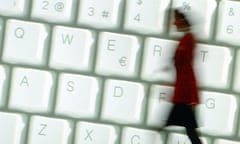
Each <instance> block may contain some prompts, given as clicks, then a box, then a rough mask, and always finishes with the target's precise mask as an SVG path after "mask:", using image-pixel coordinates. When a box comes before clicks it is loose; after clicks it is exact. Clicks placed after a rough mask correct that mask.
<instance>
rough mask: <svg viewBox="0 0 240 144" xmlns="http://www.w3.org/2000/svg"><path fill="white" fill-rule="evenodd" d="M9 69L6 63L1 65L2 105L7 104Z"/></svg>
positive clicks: (0, 98) (0, 89)
mask: <svg viewBox="0 0 240 144" xmlns="http://www.w3.org/2000/svg"><path fill="white" fill-rule="evenodd" d="M7 72H8V69H7V67H5V66H4V65H0V106H3V105H4V104H5V99H6V88H7V84H8V73H7Z"/></svg>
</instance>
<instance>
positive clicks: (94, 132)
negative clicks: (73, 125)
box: [75, 122, 119, 144]
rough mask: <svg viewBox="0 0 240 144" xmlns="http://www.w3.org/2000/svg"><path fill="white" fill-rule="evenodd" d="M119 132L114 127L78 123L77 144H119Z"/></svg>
mask: <svg viewBox="0 0 240 144" xmlns="http://www.w3.org/2000/svg"><path fill="white" fill-rule="evenodd" d="M118 131H119V130H118V128H117V127H115V126H113V125H106V124H95V123H89V122H78V123H77V130H76V136H75V144H85V143H86V144H90V143H91V144H117V143H118V141H117V140H118V135H119V132H118Z"/></svg>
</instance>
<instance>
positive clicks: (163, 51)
mask: <svg viewBox="0 0 240 144" xmlns="http://www.w3.org/2000/svg"><path fill="white" fill-rule="evenodd" d="M176 45H177V42H176V41H172V40H164V39H156V38H147V39H146V41H145V46H144V53H143V64H142V71H141V72H142V73H141V78H142V79H144V80H148V81H168V82H173V81H174V80H175V68H174V66H173V55H174V53H175V48H176ZM166 68H168V69H169V70H164V69H166Z"/></svg>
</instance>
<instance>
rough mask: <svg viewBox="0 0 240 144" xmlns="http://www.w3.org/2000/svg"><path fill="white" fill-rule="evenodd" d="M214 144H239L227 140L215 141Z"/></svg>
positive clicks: (238, 143)
mask: <svg viewBox="0 0 240 144" xmlns="http://www.w3.org/2000/svg"><path fill="white" fill-rule="evenodd" d="M214 144H240V142H239V141H232V140H227V139H217V140H215V141H214Z"/></svg>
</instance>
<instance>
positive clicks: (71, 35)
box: [49, 26, 94, 71]
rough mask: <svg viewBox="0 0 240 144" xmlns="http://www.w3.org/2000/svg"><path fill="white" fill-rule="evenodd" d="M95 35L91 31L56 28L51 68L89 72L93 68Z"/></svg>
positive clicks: (54, 30)
mask: <svg viewBox="0 0 240 144" xmlns="http://www.w3.org/2000/svg"><path fill="white" fill-rule="evenodd" d="M93 44H94V35H93V33H92V32H91V31H89V30H84V29H77V28H69V27H62V26H56V27H54V29H53V38H52V46H51V54H50V64H49V65H50V67H52V68H57V69H73V70H82V71H87V70H90V68H91V67H92V59H91V58H92V54H93V53H92V52H93V46H94V45H93Z"/></svg>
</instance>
